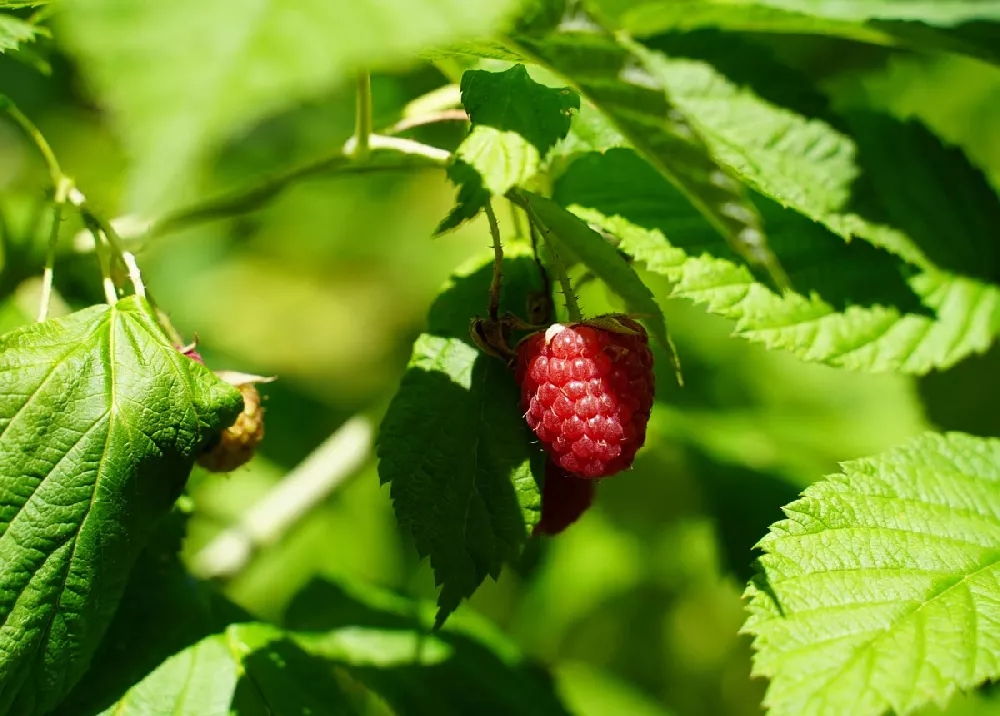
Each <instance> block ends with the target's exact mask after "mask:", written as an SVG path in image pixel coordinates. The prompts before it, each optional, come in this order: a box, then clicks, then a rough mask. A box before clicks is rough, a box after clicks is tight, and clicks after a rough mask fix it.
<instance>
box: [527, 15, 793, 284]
mask: <svg viewBox="0 0 1000 716" xmlns="http://www.w3.org/2000/svg"><path fill="white" fill-rule="evenodd" d="M512 42H515V43H516V45H517V46H518V47H519V48H520V49H521V50H522V51H523V52H525V53H526V54H527V55H528V56H531V57H533V58H537V59H538V60H539V61H540V62H542V63H543V64H544V65H546V66H548V67H550V68H552V69H553V70H555V71H556V72H558V73H559V74H561V75H562V76H563V77H565V78H566V79H568V80H569V81H571V82H572V83H573V84H574V85H575V86H576V87H577V88H579V90H580V91H581V93H582V94H583V95H584V96H585V97H586V98H587V99H589V100H590V101H591V102H592V103H593V104H594V105H595V106H596V107H597V108H598V109H600V111H601V112H602V113H603V114H604V115H606V116H607V117H608V118H609V119H610V120H612V122H613V123H614V124H615V125H616V127H617V128H618V129H619V130H620V131H621V132H622V134H623V135H624V136H625V137H626V138H627V139H628V141H629V142H630V143H631V145H632V146H633V147H635V148H636V150H637V151H639V152H640V153H642V154H643V156H644V157H645V158H646V159H648V160H649V161H650V162H651V163H652V165H653V166H655V167H656V168H657V170H658V171H660V172H661V173H662V174H663V175H664V176H665V177H667V179H668V180H670V181H671V183H673V184H674V185H675V186H676V187H677V188H678V189H679V190H680V191H681V192H683V193H684V195H685V196H686V197H687V198H688V200H689V201H690V203H691V204H692V205H693V206H694V207H695V208H696V209H697V210H698V211H700V212H701V213H702V215H703V216H704V217H705V218H706V220H708V221H709V222H710V223H711V224H712V226H714V227H715V228H716V229H717V230H718V231H719V232H720V233H721V234H722V235H723V236H724V237H725V238H726V240H727V241H729V242H730V244H731V245H732V246H733V247H734V249H735V250H736V251H738V252H739V253H740V254H741V255H742V256H744V258H746V260H747V261H749V262H751V263H752V264H754V265H757V266H760V267H762V268H763V269H765V270H766V271H767V273H768V274H769V275H770V276H771V278H772V280H773V281H774V283H775V284H776V285H777V286H779V287H783V286H784V285H785V278H784V275H783V271H782V269H781V267H780V266H779V265H778V264H777V262H776V261H775V259H774V255H773V254H772V252H771V251H770V250H769V248H768V246H767V240H766V238H765V236H764V233H763V230H762V228H761V225H760V218H759V217H758V216H757V214H756V212H755V211H754V208H753V205H752V204H750V203H749V202H747V200H746V197H745V196H744V193H743V190H742V187H741V186H740V184H739V182H737V181H736V180H735V179H733V178H732V176H730V174H729V172H728V171H726V170H725V169H723V168H722V167H721V166H720V165H719V164H717V163H716V162H715V160H714V159H713V157H712V155H711V152H710V150H709V148H708V147H707V146H706V145H705V143H704V142H703V141H702V138H701V137H700V136H699V134H698V131H697V129H696V128H695V127H694V126H693V125H692V124H691V122H689V121H688V119H687V117H686V116H685V115H684V113H683V111H682V110H681V109H680V108H678V107H676V106H675V105H674V104H673V103H672V102H671V98H670V97H669V95H668V93H667V92H666V90H665V88H664V86H663V84H662V83H661V82H660V81H659V80H658V79H657V78H656V77H654V76H653V75H652V74H651V73H650V72H649V70H648V68H647V66H646V65H647V61H648V58H649V54H650V53H649V52H648V51H647V50H645V49H644V48H643V47H642V46H640V45H638V44H636V43H634V42H631V41H629V40H626V39H624V38H623V37H620V36H618V37H616V36H613V35H611V34H610V33H609V32H608V31H606V30H605V29H604V28H602V27H600V26H599V25H597V24H596V23H594V22H593V21H592V20H591V19H589V18H586V17H584V16H574V17H573V18H572V19H571V20H567V21H566V22H564V23H563V24H562V25H561V26H560V28H559V30H558V31H556V32H553V33H550V34H549V35H546V36H545V37H542V38H534V37H524V36H520V37H517V38H515V39H514V40H513V41H512Z"/></svg>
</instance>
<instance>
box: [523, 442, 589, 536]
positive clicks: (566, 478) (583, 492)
mask: <svg viewBox="0 0 1000 716" xmlns="http://www.w3.org/2000/svg"><path fill="white" fill-rule="evenodd" d="M596 484H597V481H596V480H585V479H584V478H582V477H577V476H576V475H574V474H573V473H571V472H566V471H565V470H563V469H562V468H561V467H559V466H558V465H556V464H555V463H554V462H552V461H551V460H546V461H545V484H544V485H542V518H541V519H540V520H539V521H538V524H537V525H535V531H534V535H539V534H543V535H557V534H559V533H560V532H562V531H563V530H564V529H566V528H567V527H569V526H570V525H571V524H573V523H574V522H576V521H577V520H578V519H580V516H581V515H582V514H583V513H584V512H586V511H587V508H589V507H590V505H591V504H593V502H594V488H595V487H596Z"/></svg>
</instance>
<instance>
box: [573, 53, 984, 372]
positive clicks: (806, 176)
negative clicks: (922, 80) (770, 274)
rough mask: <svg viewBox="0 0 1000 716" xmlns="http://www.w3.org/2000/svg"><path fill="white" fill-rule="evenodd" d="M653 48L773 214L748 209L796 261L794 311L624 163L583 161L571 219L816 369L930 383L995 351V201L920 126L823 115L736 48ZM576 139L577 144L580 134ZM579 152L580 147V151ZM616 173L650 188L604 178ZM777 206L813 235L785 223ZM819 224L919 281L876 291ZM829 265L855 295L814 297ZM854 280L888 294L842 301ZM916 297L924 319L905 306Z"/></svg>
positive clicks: (823, 109)
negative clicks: (907, 375)
mask: <svg viewBox="0 0 1000 716" xmlns="http://www.w3.org/2000/svg"><path fill="white" fill-rule="evenodd" d="M656 46H657V47H658V48H659V49H660V50H662V52H659V53H653V54H651V55H650V66H651V67H652V68H653V70H654V72H655V73H656V74H657V76H658V77H661V78H662V79H663V81H664V82H665V83H666V85H667V86H668V87H669V89H670V92H671V96H672V97H673V98H674V99H675V101H676V102H677V103H678V105H679V106H681V107H682V108H683V109H684V110H685V111H686V112H687V113H688V115H689V116H691V117H692V118H693V119H694V120H695V121H696V122H697V123H698V125H699V126H700V127H701V128H702V130H703V132H704V135H705V136H706V138H707V140H708V141H709V143H710V144H711V146H712V147H713V149H714V150H715V155H716V157H718V158H719V160H720V161H722V162H724V163H725V164H726V165H727V166H728V167H730V168H731V169H732V170H733V171H734V172H735V173H736V174H737V175H739V176H740V177H741V178H742V179H743V180H744V181H745V182H747V183H748V184H749V185H750V186H752V187H753V188H754V189H756V190H757V191H758V192H760V193H761V194H763V195H765V196H766V197H768V198H769V199H770V200H771V201H765V200H763V199H758V201H757V204H758V205H759V206H760V207H761V208H762V210H763V209H766V213H767V216H766V217H765V218H766V221H765V226H766V228H767V230H768V234H769V237H770V239H771V243H772V246H773V247H774V250H775V252H776V253H777V254H778V257H779V260H781V261H782V262H783V263H784V262H786V261H787V262H790V264H789V266H788V267H787V270H788V272H789V273H790V274H793V279H794V280H792V285H793V287H794V288H795V289H796V291H797V292H798V294H800V295H799V297H794V296H786V297H784V299H783V300H779V299H778V298H777V297H776V296H773V295H771V294H770V293H769V292H766V291H763V290H761V289H763V287H762V286H758V285H757V284H755V283H754V282H753V281H751V278H750V277H749V276H748V275H747V274H746V273H745V272H743V271H741V270H739V267H738V266H736V265H735V264H734V263H733V261H732V258H733V257H731V256H729V255H727V252H726V251H725V249H724V247H720V246H718V242H712V239H711V237H710V236H709V235H707V234H706V233H705V232H704V231H703V229H704V226H703V223H702V222H699V221H697V220H696V219H695V218H694V217H690V216H687V215H685V213H684V212H683V209H682V205H681V204H680V203H679V202H678V201H677V198H676V197H674V198H670V195H671V192H670V190H669V188H668V187H665V186H664V183H663V182H657V181H656V178H655V176H653V175H652V173H651V172H649V171H648V170H645V169H643V168H642V167H641V166H638V165H636V164H635V162H631V161H628V160H625V159H623V157H622V156H618V157H616V158H615V159H613V160H612V159H608V160H607V161H608V162H609V163H602V160H600V159H593V158H591V159H589V160H588V161H589V162H590V163H589V164H588V165H582V166H581V167H580V168H579V169H580V171H578V172H576V173H575V176H573V177H571V178H570V179H569V180H568V181H567V182H565V183H564V184H563V186H562V194H561V199H560V201H561V202H562V203H564V204H567V205H568V204H575V205H577V206H578V207H580V208H581V209H588V210H593V211H591V212H587V211H583V212H582V213H581V212H578V213H581V215H582V216H584V217H585V218H587V219H588V220H591V221H595V222H596V223H598V224H601V225H602V226H603V227H604V228H605V229H607V230H609V231H612V232H616V233H618V234H620V235H623V236H624V235H626V234H628V235H629V236H630V237H631V239H629V240H627V241H626V242H625V243H624V244H623V248H625V249H626V250H627V251H630V252H632V253H633V255H635V256H637V257H639V258H642V259H644V260H646V261H648V262H650V266H651V267H653V268H654V270H658V271H663V272H666V273H668V275H670V276H671V277H672V278H674V280H677V281H680V282H681V283H680V285H679V286H678V291H679V292H680V293H681V294H682V295H687V296H690V297H692V298H695V299H696V300H700V301H703V302H706V303H708V304H709V306H710V309H711V310H716V311H718V312H720V313H724V314H725V315H728V316H731V317H733V318H736V319H737V320H738V321H739V324H738V328H739V330H740V331H741V332H742V333H744V335H747V336H748V337H750V338H752V339H756V340H762V341H764V342H765V343H767V344H768V345H770V346H776V347H787V348H790V349H791V350H793V351H795V352H796V353H797V354H799V355H802V356H803V357H806V358H809V359H811V360H820V361H825V362H832V363H834V364H838V365H847V366H851V367H856V368H864V369H868V370H890V369H901V370H905V371H908V372H926V371H928V370H930V369H932V368H934V367H942V366H947V365H951V364H953V363H955V362H956V361H957V360H959V359H961V358H962V357H964V356H965V355H968V354H969V353H973V352H981V351H983V350H985V349H986V348H987V347H988V346H989V345H990V343H991V342H992V341H993V339H994V336H995V335H996V333H997V331H998V330H1000V288H998V284H1000V269H998V268H997V267H998V266H1000V258H998V253H997V252H998V246H997V242H996V240H995V236H994V232H993V231H992V230H991V229H990V227H991V226H995V225H996V224H997V222H998V221H1000V202H998V200H997V197H996V195H995V193H994V192H993V191H992V189H991V188H990V187H989V185H988V184H987V183H986V181H985V180H984V178H983V176H982V174H981V173H980V172H979V171H978V170H976V169H975V168H974V167H972V166H971V165H970V164H969V162H968V160H967V159H966V158H965V157H964V156H963V155H962V153H961V152H960V151H958V150H956V149H953V148H950V147H946V146H944V145H942V144H941V142H940V141H939V140H938V139H937V138H935V137H934V136H933V135H931V134H930V133H929V132H928V131H927V130H926V129H924V128H923V127H921V126H920V125H918V124H915V123H903V122H899V121H897V120H893V119H890V118H888V117H882V116H878V115H871V114H864V115H851V116H849V117H848V118H847V120H848V121H845V120H844V119H843V118H840V117H837V116H835V115H833V114H832V113H831V111H830V110H829V108H828V107H827V106H826V103H825V101H824V100H823V98H822V97H820V96H819V95H817V94H816V93H815V92H814V91H813V90H812V89H811V87H810V86H809V84H808V83H807V82H805V81H804V80H803V78H801V77H799V76H798V75H797V74H796V73H794V72H792V71H790V70H789V69H788V68H786V67H783V66H782V65H780V64H778V63H776V62H775V61H774V60H773V59H771V58H769V57H768V55H767V53H766V52H764V51H763V50H761V49H760V48H755V47H753V46H750V45H748V44H745V43H741V42H740V41H739V39H738V38H732V37H723V36H721V35H718V34H717V33H691V34H690V35H668V36H660V37H658V38H657V39H656ZM664 53H666V54H664ZM580 119H583V117H582V115H581V118H580ZM592 134H593V133H592ZM573 135H574V136H577V137H578V136H579V133H578V132H577V130H576V128H574V132H573ZM584 144H585V142H582V141H579V140H578V146H576V147H575V148H574V152H575V153H577V154H578V153H579V152H580V150H581V148H582V146H580V145H584ZM595 148H596V149H599V150H605V149H607V147H606V146H603V145H602V146H598V147H595ZM621 161H626V162H627V164H628V169H627V170H628V171H632V170H633V168H634V170H635V171H636V172H639V175H641V176H642V177H644V179H643V180H642V181H641V182H638V181H633V180H632V179H634V177H629V178H624V179H623V178H621V177H617V176H601V175H602V173H603V172H607V171H608V170H609V169H610V168H611V166H613V165H615V163H620V162H621ZM623 169H624V168H623ZM637 176H638V175H637ZM598 181H600V182H601V184H602V185H600V186H599V185H597V182H598ZM640 184H641V185H640ZM558 191H559V188H558V187H557V193H558ZM780 205H784V206H787V207H790V208H791V209H794V210H796V211H797V212H799V213H801V214H803V215H805V216H806V217H808V218H810V219H812V220H813V221H815V222H818V223H817V224H814V223H812V222H808V221H807V222H802V221H799V220H797V219H795V218H793V217H790V216H789V212H782V211H781V210H780ZM616 215H617V216H616ZM602 217H603V218H602ZM820 225H822V226H825V227H826V229H827V230H829V231H830V232H833V233H834V234H837V235H839V236H840V237H843V239H844V240H848V241H850V240H851V239H855V241H851V245H853V244H856V243H857V241H856V238H857V237H862V238H865V239H867V240H868V241H870V242H871V243H872V244H875V245H877V246H880V247H884V248H886V249H888V250H890V251H892V252H894V253H896V254H898V255H899V256H900V257H902V258H903V259H905V260H906V261H907V262H908V263H909V264H912V265H913V266H914V267H919V269H920V270H919V271H915V270H908V269H906V268H905V267H899V266H897V268H896V269H892V268H891V267H889V268H887V269H885V270H888V271H890V272H892V275H895V276H896V277H897V278H898V276H900V274H901V272H903V274H904V275H905V277H906V279H907V282H908V283H909V284H910V288H909V289H906V288H905V287H902V288H901V287H900V286H899V282H898V280H897V281H895V282H893V281H890V282H889V283H888V284H886V283H885V279H884V278H880V277H879V273H878V272H877V271H875V270H874V268H875V266H877V265H880V264H878V263H876V264H870V265H867V264H866V263H865V260H864V259H863V256H862V255H863V254H864V253H865V252H864V251H863V250H860V249H858V248H857V247H852V248H850V249H849V248H847V247H841V248H840V249H837V248H836V247H835V245H834V244H835V242H831V240H830V239H831V238H832V237H830V236H828V235H827V233H826V232H825V231H823V230H821V228H820ZM636 229H641V231H636ZM650 231H653V233H652V234H651V233H649V232H650ZM782 232H785V236H781V234H782ZM790 232H798V233H800V234H801V236H802V238H796V237H795V236H794V235H793V234H792V233H790ZM805 237H809V239H806V238H805ZM667 242H669V243H667ZM706 242H709V243H710V244H711V248H710V249H709V252H710V254H711V256H712V257H714V259H726V261H725V262H718V261H712V260H709V258H710V257H708V256H701V255H700V254H701V253H702V251H703V247H704V246H705V244H706ZM677 248H683V249H684V251H683V252H678V251H677V250H676V249H677ZM829 251H833V252H834V253H839V254H841V255H843V256H845V257H846V256H853V258H852V259H851V265H850V266H848V265H844V266H842V269H841V270H842V271H845V270H846V271H850V276H849V278H848V279H847V280H848V281H850V282H851V283H852V284H853V287H851V288H848V286H847V285H846V283H845V284H844V285H842V286H841V287H838V286H836V285H834V284H835V282H833V281H829V280H828V281H825V284H826V285H825V286H824V287H822V288H821V290H817V289H816V286H815V283H816V281H815V279H816V278H817V276H819V268H820V265H821V264H819V263H813V262H817V261H823V260H828V259H829V258H830V253H829ZM789 252H792V255H789ZM795 254H798V256H799V258H796V257H795ZM810 256H811V257H812V258H808V257H810ZM821 256H822V257H825V258H824V259H820V257H821ZM803 261H807V262H809V263H811V264H812V267H811V268H810V267H809V266H802V262H803ZM796 262H798V264H799V265H798V266H796V265H795V264H796ZM881 265H883V266H885V261H884V260H883V261H882V263H881ZM804 272H805V273H806V275H805V276H803V273H804ZM796 274H797V276H794V275H796ZM809 274H811V276H810V275H809ZM820 277H821V276H820ZM682 278H683V281H682V280H681V279H682ZM864 281H870V282H873V283H874V285H876V286H879V287H880V289H881V291H882V294H881V295H880V296H874V297H869V298H865V299H861V300H859V299H857V298H856V297H852V296H848V295H847V294H856V293H857V290H858V289H859V288H863V287H862V286H861V283H862V282H864ZM751 284H753V286H755V287H754V288H751ZM891 289H901V290H891ZM868 293H872V292H871V291H870V290H869V291H868ZM914 294H916V295H918V296H919V297H920V301H921V302H922V303H923V304H924V308H923V309H920V308H919V307H915V306H914V305H913V301H912V297H913V295H914ZM849 307H850V310H848V308H849ZM931 312H934V313H936V314H937V320H933V317H932V316H931Z"/></svg>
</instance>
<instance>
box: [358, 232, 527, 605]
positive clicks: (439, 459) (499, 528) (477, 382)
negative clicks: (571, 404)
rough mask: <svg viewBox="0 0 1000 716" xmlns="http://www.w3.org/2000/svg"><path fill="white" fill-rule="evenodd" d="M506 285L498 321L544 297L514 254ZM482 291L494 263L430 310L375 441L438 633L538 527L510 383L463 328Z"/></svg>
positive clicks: (521, 256)
mask: <svg viewBox="0 0 1000 716" xmlns="http://www.w3.org/2000/svg"><path fill="white" fill-rule="evenodd" d="M503 274H504V295H503V304H502V306H503V309H504V310H508V311H514V312H516V313H519V314H520V313H523V311H524V309H525V302H526V300H527V294H528V292H529V291H532V290H538V289H540V287H541V281H540V277H539V275H538V269H537V267H536V265H535V263H534V261H533V260H532V259H531V257H530V256H528V255H525V253H524V252H523V251H521V252H517V253H514V250H513V247H512V248H511V249H509V250H508V257H507V258H506V259H505V260H504V263H503ZM491 279H492V260H491V259H487V260H482V261H476V262H474V263H472V264H470V265H468V266H467V267H466V268H464V269H462V270H460V271H458V272H457V273H456V274H455V276H454V277H453V278H452V279H451V281H450V283H449V285H448V286H447V287H446V288H445V290H444V292H443V293H442V294H441V295H440V296H439V297H438V299H437V300H436V301H435V302H434V305H433V306H432V307H431V311H430V316H429V319H428V327H427V331H426V332H425V333H423V334H422V335H421V336H420V337H419V338H417V341H416V344H415V345H414V348H413V355H412V357H411V358H410V364H409V368H408V369H407V371H406V375H405V376H404V377H403V381H402V384H401V385H400V387H399V392H398V393H397V394H396V397H395V398H394V399H393V401H392V404H391V405H390V406H389V409H388V412H387V413H386V416H385V418H384V420H383V421H382V427H381V431H380V436H379V447H378V456H379V461H380V462H379V476H380V478H381V480H382V482H383V483H389V484H390V485H391V496H392V502H393V507H394V508H395V511H396V518H397V520H398V521H399V523H400V525H401V526H402V527H403V529H405V530H407V531H409V532H411V533H412V534H413V538H414V540H415V542H416V547H417V550H418V551H419V552H420V554H421V556H425V557H429V558H430V562H431V567H432V568H433V569H434V576H435V580H436V582H437V583H438V584H439V585H440V586H441V594H440V600H439V603H440V607H441V609H440V612H439V615H438V622H439V623H443V621H444V619H445V618H446V617H447V616H448V614H449V613H450V612H452V611H454V610H455V608H456V607H458V605H459V603H460V602H461V600H462V599H464V598H466V597H468V596H470V595H471V594H472V593H473V592H474V591H475V590H476V588H477V587H478V586H479V585H480V584H481V583H482V582H483V580H484V579H486V577H487V576H492V577H493V578H494V579H495V578H496V577H497V576H499V574H500V570H501V568H502V566H503V563H504V562H505V561H508V560H511V559H514V558H515V557H517V555H518V554H519V553H520V550H521V547H522V545H523V544H524V542H525V540H526V539H527V536H528V534H530V532H531V528H532V527H533V526H534V525H535V523H536V522H537V521H538V511H539V507H540V497H539V491H538V482H536V477H535V476H536V475H537V476H540V475H541V474H542V472H541V469H542V463H541V456H542V453H541V451H539V450H537V449H536V448H535V447H534V446H533V445H532V438H531V431H530V430H529V429H528V426H527V423H525V422H524V419H523V417H522V415H521V410H520V407H519V406H520V400H519V397H518V391H517V385H516V383H515V382H514V376H513V373H512V372H511V371H510V370H508V368H507V366H506V365H504V363H503V361H500V360H498V359H496V358H493V357H491V356H488V355H486V354H485V353H482V352H480V351H479V349H477V348H476V346H475V345H474V343H473V342H472V339H471V338H470V337H469V322H470V320H471V319H472V317H473V316H474V315H475V314H476V313H477V312H478V313H479V314H480V315H486V311H487V296H488V293H489V286H490V281H491ZM477 309H478V310H477Z"/></svg>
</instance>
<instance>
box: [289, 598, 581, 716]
mask: <svg viewBox="0 0 1000 716" xmlns="http://www.w3.org/2000/svg"><path fill="white" fill-rule="evenodd" d="M434 611H435V607H434V604H433V603H432V602H426V601H415V600H411V599H407V598H404V597H401V596H399V595H396V594H392V593H390V592H386V591H384V590H381V589H376V588H375V587H372V586H369V585H362V584H348V583H344V582H329V581H315V582H312V583H311V584H310V585H309V586H307V587H306V589H304V590H303V591H302V592H301V593H300V594H299V595H298V596H297V597H296V598H295V600H294V601H293V603H292V605H291V607H290V608H289V613H288V614H287V615H286V618H285V621H286V622H287V623H288V626H289V629H292V630H294V633H295V636H296V638H297V640H298V641H299V643H300V644H302V645H303V646H304V647H305V648H306V649H307V650H308V651H309V652H310V653H313V654H316V655H319V656H323V657H324V658H326V659H328V660H329V661H330V662H331V663H333V664H336V665H337V666H339V667H342V668H343V669H344V670H345V671H346V672H347V673H348V674H350V676H352V677H353V678H354V679H355V680H357V681H358V682H360V683H361V684H363V685H364V686H365V687H367V688H368V689H369V690H370V691H371V692H372V693H375V694H378V695H379V696H380V697H382V698H383V699H384V700H385V702H386V703H388V704H389V706H390V707H391V708H392V711H393V713H395V714H397V715H398V716H424V715H425V714H437V715H438V716H466V714H477V715H479V716H507V715H508V714H525V716H568V712H567V710H566V708H565V707H564V706H563V704H562V703H561V700H560V698H559V697H558V695H557V694H556V689H555V684H553V682H552V678H551V676H550V675H549V674H547V673H546V672H545V671H544V670H543V669H542V668H541V667H540V666H539V665H536V664H534V663H532V662H531V661H529V660H528V659H526V658H525V656H524V655H523V654H522V653H521V651H520V650H519V649H518V648H517V646H516V645H515V644H514V643H512V642H511V641H510V640H509V639H508V638H507V637H505V636H504V635H503V634H502V633H500V631H499V629H497V627H496V626H495V625H493V624H492V623H490V622H488V621H487V620H486V619H484V618H482V617H480V616H478V615H477V614H475V613H472V612H462V613H459V614H456V615H455V616H454V617H453V618H451V619H449V620H448V623H447V624H446V625H445V626H444V627H442V628H441V629H440V630H438V631H436V632H433V633H428V626H429V625H430V624H432V623H433V619H434Z"/></svg>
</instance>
